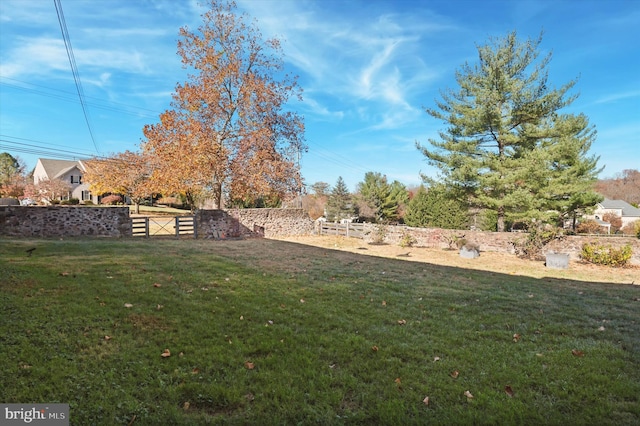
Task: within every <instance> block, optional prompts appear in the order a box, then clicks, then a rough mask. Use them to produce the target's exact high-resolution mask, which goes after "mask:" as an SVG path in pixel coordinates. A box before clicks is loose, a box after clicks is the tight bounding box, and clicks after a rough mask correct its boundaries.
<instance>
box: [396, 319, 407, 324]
mask: <svg viewBox="0 0 640 426" xmlns="http://www.w3.org/2000/svg"><path fill="white" fill-rule="evenodd" d="M406 323H407V320H403V319H401V320H398V324H400V325H405V324H406Z"/></svg>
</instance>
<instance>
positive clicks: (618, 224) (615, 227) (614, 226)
mask: <svg viewBox="0 0 640 426" xmlns="http://www.w3.org/2000/svg"><path fill="white" fill-rule="evenodd" d="M602 220H603V221H605V222H609V223H610V224H611V233H612V234H615V233H616V232H618V231H619V230H620V228H622V218H621V217H620V216H618V215H617V214H615V213H605V214H603V215H602Z"/></svg>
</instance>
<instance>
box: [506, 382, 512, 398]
mask: <svg viewBox="0 0 640 426" xmlns="http://www.w3.org/2000/svg"><path fill="white" fill-rule="evenodd" d="M504 391H505V392H506V393H507V395H509V396H510V397H511V398H513V389H511V386H509V385H507V386H505V387H504Z"/></svg>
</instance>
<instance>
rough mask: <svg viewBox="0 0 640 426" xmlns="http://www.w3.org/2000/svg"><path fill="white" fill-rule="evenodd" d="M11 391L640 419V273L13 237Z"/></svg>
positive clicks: (331, 411) (358, 413)
mask: <svg viewBox="0 0 640 426" xmlns="http://www.w3.org/2000/svg"><path fill="white" fill-rule="evenodd" d="M30 248H35V250H34V251H32V252H31V254H29V253H27V252H26V250H27V249H30ZM163 354H164V356H163ZM427 397H428V400H427V399H426V398H427ZM0 401H2V402H5V403H17V402H20V403H28V402H34V403H36V402H38V403H39V402H49V403H53V402H62V403H69V404H70V407H71V410H70V414H71V424H75V425H90V424H105V425H117V424H121V425H138V424H139V425H157V424H184V425H193V424H262V425H269V424H276V425H283V424H367V425H370V424H388V425H399V424H402V425H410V424H443V425H445V424H446V425H449V424H579V425H607V424H611V425H626V424H628V425H631V424H636V425H637V424H639V423H640V287H639V286H632V285H614V284H596V283H588V282H579V281H569V280H560V279H550V278H549V279H535V278H528V277H522V276H513V275H508V274H499V273H495V272H489V271H478V270H472V269H462V268H454V267H446V266H437V265H434V264H429V263H419V262H407V261H402V260H396V259H383V258H378V257H372V256H365V255H363V254H357V253H347V252H338V251H332V250H328V249H322V248H317V247H310V246H305V245H300V244H294V243H288V242H283V241H270V240H251V241H226V242H219V241H202V240H196V241H194V240H173V239H172V240H168V239H167V240H158V239H156V240H138V239H136V240H133V239H131V240H111V239H97V240H65V241H59V240H13V239H9V240H7V239H3V240H0ZM426 402H428V404H427V403H426Z"/></svg>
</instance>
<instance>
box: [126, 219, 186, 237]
mask: <svg viewBox="0 0 640 426" xmlns="http://www.w3.org/2000/svg"><path fill="white" fill-rule="evenodd" d="M131 235H132V236H133V237H146V238H149V237H156V236H175V237H176V238H180V237H181V236H184V235H191V236H193V238H198V228H197V226H196V219H195V217H194V216H170V217H167V216H161V217H147V216H145V217H133V218H131Z"/></svg>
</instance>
